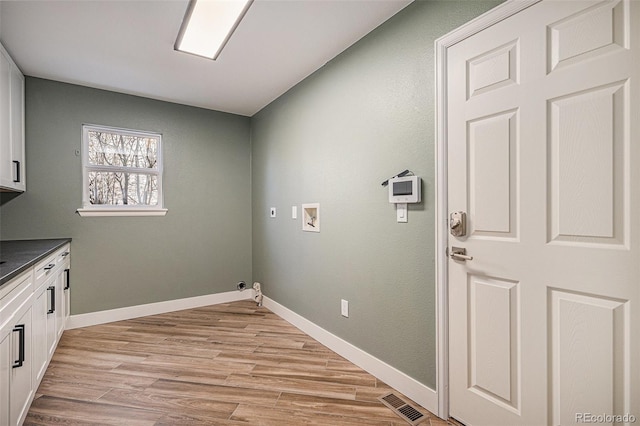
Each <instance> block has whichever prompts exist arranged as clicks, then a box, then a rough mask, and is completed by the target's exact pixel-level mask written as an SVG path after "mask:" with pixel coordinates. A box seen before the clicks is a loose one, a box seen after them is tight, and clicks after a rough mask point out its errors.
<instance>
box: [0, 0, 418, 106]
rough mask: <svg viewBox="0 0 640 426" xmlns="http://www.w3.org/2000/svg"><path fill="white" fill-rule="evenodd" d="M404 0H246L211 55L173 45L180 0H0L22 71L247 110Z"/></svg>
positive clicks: (9, 44) (8, 42) (1, 23)
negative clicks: (223, 41)
mask: <svg viewBox="0 0 640 426" xmlns="http://www.w3.org/2000/svg"><path fill="white" fill-rule="evenodd" d="M411 1H412V0H255V1H254V3H253V4H252V5H251V7H250V8H249V11H248V12H247V14H246V15H245V17H244V19H243V20H242V22H241V23H240V25H239V26H238V28H237V29H236V31H235V33H234V34H233V36H232V37H231V39H230V40H229V42H228V44H227V45H226V47H225V48H224V50H223V51H222V53H221V55H220V56H219V58H218V60H216V61H211V60H209V59H204V58H200V57H197V56H194V55H189V54H185V53H181V52H177V51H175V50H174V48H173V46H174V43H175V40H176V36H177V35H178V31H179V29H180V25H181V23H182V18H183V17H184V14H185V11H186V9H187V5H188V1H187V0H137V1H133V0H124V1H114V0H102V1H89V0H71V1H60V0H46V1H1V2H0V40H1V41H2V44H3V45H4V46H5V48H6V49H7V50H8V51H9V53H10V54H11V56H12V57H13V59H14V60H15V61H16V63H17V64H18V66H19V67H20V68H21V70H22V72H23V73H24V74H25V75H29V76H34V77H41V78H46V79H51V80H57V81H63V82H68V83H74V84H79V85H83V86H89V87H95V88H100V89H107V90H112V91H116V92H122V93H128V94H134V95H139V96H144V97H149V98H153V99H160V100H165V101H170V102H176V103H181V104H186V105H193V106H197V107H202V108H208V109H213V110H218V111H225V112H230V113H235V114H241V115H246V116H252V115H253V114H255V113H256V112H258V111H260V109H262V108H263V107H265V106H266V105H268V104H269V103H270V102H271V101H273V100H274V99H276V98H277V97H278V96H280V95H281V94H283V93H285V92H286V91H287V90H289V89H290V88H291V87H293V86H294V85H296V84H297V83H298V82H300V81H301V80H303V79H304V78H305V77H307V76H309V75H310V74H312V73H313V72H314V71H316V70H317V69H319V68H320V67H322V66H323V65H324V64H325V63H327V62H328V61H330V60H331V59H333V58H334V57H335V56H337V55H338V54H339V53H341V52H342V51H344V50H345V49H346V48H348V47H349V46H351V45H352V44H353V43H355V42H356V41H358V40H359V39H360V38H362V37H363V36H364V35H365V34H367V33H369V32H370V31H371V30H373V29H374V28H376V27H377V26H379V25H380V24H381V23H383V22H384V21H386V20H387V19H389V18H390V17H391V16H393V15H394V14H395V13H397V12H398V11H400V10H401V9H403V8H404V7H405V6H407V5H408V4H409V3H411Z"/></svg>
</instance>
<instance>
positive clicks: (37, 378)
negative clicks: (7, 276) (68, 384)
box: [0, 244, 70, 426]
mask: <svg viewBox="0 0 640 426" xmlns="http://www.w3.org/2000/svg"><path fill="white" fill-rule="evenodd" d="M64 253H66V254H64ZM63 254H64V255H63ZM69 265H70V258H69V245H68V244H67V245H65V246H64V247H63V248H62V249H59V250H58V251H57V252H56V253H55V258H54V257H53V256H50V257H48V258H47V259H45V260H44V261H42V262H40V263H39V264H37V265H36V266H34V267H33V268H31V269H30V270H28V271H26V272H24V273H23V274H21V275H20V276H18V277H17V278H15V279H14V280H12V281H9V282H8V283H6V284H4V285H3V286H2V287H0V426H5V425H9V426H19V425H21V424H22V423H23V422H24V419H25V417H26V415H27V413H28V411H29V407H30V405H31V402H32V401H33V397H34V395H35V392H36V390H37V389H38V386H39V385H40V382H41V381H42V378H43V376H44V373H45V372H46V369H47V366H48V365H49V361H50V360H51V357H52V356H53V353H54V351H55V349H56V347H57V345H58V341H59V340H60V336H61V335H62V332H63V331H64V327H65V323H66V318H67V315H68V312H69V309H68V302H69V290H68V289H67V290H65V287H67V283H68V282H69V278H70V277H69V273H70V272H66V271H67V270H69Z"/></svg>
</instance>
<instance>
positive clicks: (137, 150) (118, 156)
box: [84, 126, 160, 206]
mask: <svg viewBox="0 0 640 426" xmlns="http://www.w3.org/2000/svg"><path fill="white" fill-rule="evenodd" d="M84 134H85V139H86V140H85V148H86V150H87V157H86V158H87V160H86V161H87V164H86V179H87V184H88V187H87V189H86V190H88V191H89V193H88V202H89V204H91V205H111V206H157V205H158V202H159V185H160V182H159V179H160V167H159V149H160V135H157V134H149V133H143V132H134V131H128V130H126V131H125V130H119V129H109V128H101V127H97V126H85V133H84Z"/></svg>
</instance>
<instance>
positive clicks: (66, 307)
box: [61, 258, 71, 332]
mask: <svg viewBox="0 0 640 426" xmlns="http://www.w3.org/2000/svg"><path fill="white" fill-rule="evenodd" d="M62 270H63V272H64V281H63V284H62V312H63V314H62V315H63V318H62V321H63V323H62V331H61V332H64V329H65V327H66V324H67V321H68V320H69V316H70V315H71V259H69V258H67V260H66V262H65V263H64V266H63V267H62Z"/></svg>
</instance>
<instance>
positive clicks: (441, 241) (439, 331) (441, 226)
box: [434, 0, 542, 419]
mask: <svg viewBox="0 0 640 426" xmlns="http://www.w3.org/2000/svg"><path fill="white" fill-rule="evenodd" d="M540 1H542V0H507V1H506V2H504V3H502V4H500V5H498V6H496V7H495V8H493V9H491V10H489V11H488V12H486V13H484V14H482V15H480V16H478V17H477V18H475V19H473V20H471V21H469V22H468V23H466V24H464V25H462V26H461V27H458V28H457V29H455V30H453V31H452V32H450V33H448V34H446V35H444V36H442V37H440V38H438V39H437V40H436V41H435V43H434V52H435V86H436V90H435V141H436V143H435V161H436V176H435V178H436V366H437V367H436V368H437V370H436V390H437V397H438V413H437V414H438V417H440V418H443V419H448V418H449V270H448V260H449V258H448V256H447V246H448V234H449V218H448V216H449V210H448V197H447V194H448V189H449V187H448V182H447V174H448V170H447V149H448V139H447V118H448V117H447V107H448V102H447V71H448V70H447V59H448V57H447V51H448V49H449V48H450V47H452V46H454V45H455V44H457V43H459V42H460V41H462V40H464V39H466V38H469V37H471V36H473V35H475V34H477V33H479V32H481V31H483V30H485V29H486V28H488V27H490V26H492V25H494V24H496V23H498V22H500V21H503V20H505V19H507V18H509V17H510V16H512V15H515V14H516V13H518V12H521V11H522V10H524V9H526V8H528V7H530V6H532V5H534V4H536V3H538V2H540Z"/></svg>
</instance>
